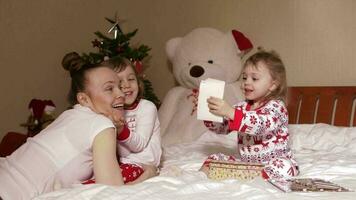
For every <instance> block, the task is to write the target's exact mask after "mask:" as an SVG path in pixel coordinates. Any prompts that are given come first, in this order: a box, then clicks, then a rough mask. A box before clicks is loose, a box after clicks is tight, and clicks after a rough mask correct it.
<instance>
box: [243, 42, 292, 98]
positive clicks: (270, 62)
mask: <svg viewBox="0 0 356 200" xmlns="http://www.w3.org/2000/svg"><path fill="white" fill-rule="evenodd" d="M259 62H263V63H264V64H265V65H266V66H267V68H268V70H269V72H270V74H271V76H272V79H273V80H275V81H276V82H277V87H276V89H275V90H273V91H272V92H271V93H270V94H268V95H267V97H266V100H270V99H279V100H282V101H284V102H286V99H287V89H288V87H287V75H286V69H285V67H284V64H283V62H282V60H281V58H280V56H279V55H278V54H277V53H276V52H275V51H265V50H263V49H261V48H259V49H258V52H257V53H255V54H253V55H252V56H250V57H249V58H248V59H247V60H246V62H245V64H244V66H243V67H242V71H243V70H244V69H245V68H246V67H247V66H253V67H257V64H258V63H259Z"/></svg>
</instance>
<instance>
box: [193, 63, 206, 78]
mask: <svg viewBox="0 0 356 200" xmlns="http://www.w3.org/2000/svg"><path fill="white" fill-rule="evenodd" d="M203 74H204V68H202V67H201V66H199V65H194V66H193V67H192V68H190V75H191V76H193V77H195V78H197V77H200V76H201V75H203Z"/></svg>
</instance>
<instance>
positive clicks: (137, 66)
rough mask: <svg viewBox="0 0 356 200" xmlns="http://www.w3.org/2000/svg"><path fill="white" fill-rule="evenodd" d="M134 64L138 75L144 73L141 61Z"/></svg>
mask: <svg viewBox="0 0 356 200" xmlns="http://www.w3.org/2000/svg"><path fill="white" fill-rule="evenodd" d="M133 64H134V66H135V68H136V71H137V73H138V74H141V73H142V71H143V65H142V62H141V61H139V60H135V61H134V62H133Z"/></svg>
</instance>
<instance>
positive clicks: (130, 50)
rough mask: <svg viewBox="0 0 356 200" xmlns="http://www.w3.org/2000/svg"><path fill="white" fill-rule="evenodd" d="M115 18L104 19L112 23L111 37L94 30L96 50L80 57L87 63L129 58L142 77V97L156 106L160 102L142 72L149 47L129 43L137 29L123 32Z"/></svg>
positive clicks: (93, 42)
mask: <svg viewBox="0 0 356 200" xmlns="http://www.w3.org/2000/svg"><path fill="white" fill-rule="evenodd" d="M115 18H116V19H115V20H111V19H109V18H106V20H107V21H108V22H110V23H111V24H112V26H111V28H110V29H109V31H108V33H111V34H113V35H114V37H113V38H111V37H108V36H105V35H104V34H103V33H101V32H100V31H96V32H95V35H96V36H97V39H95V40H94V41H92V44H93V47H95V48H97V49H98V52H96V53H94V52H91V53H89V54H86V53H84V54H83V55H82V58H83V59H84V60H85V61H86V62H88V63H100V62H102V61H103V60H105V59H112V60H116V59H117V60H119V59H121V58H127V59H129V60H130V61H131V62H132V63H133V65H134V67H135V68H136V71H137V72H138V74H139V78H140V79H142V82H143V83H144V91H143V98H144V99H147V100H150V101H152V102H153V103H154V104H155V105H156V106H157V108H158V107H159V106H160V104H161V102H160V100H159V99H158V98H157V96H156V95H155V93H154V91H153V88H152V84H151V82H150V81H149V80H148V79H147V77H146V76H145V74H143V71H144V66H143V63H142V61H143V59H144V58H147V56H148V52H149V51H150V50H151V48H149V47H148V46H147V45H143V44H141V45H139V46H138V47H133V46H132V45H131V44H130V40H131V38H132V37H134V36H135V35H136V33H137V31H138V29H135V30H134V31H131V32H128V33H123V31H122V30H121V28H120V25H119V21H120V20H119V19H118V18H117V17H116V16H115Z"/></svg>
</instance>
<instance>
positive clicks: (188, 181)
mask: <svg viewBox="0 0 356 200" xmlns="http://www.w3.org/2000/svg"><path fill="white" fill-rule="evenodd" d="M290 133H291V135H292V137H291V138H292V140H291V146H292V149H293V150H294V153H295V157H296V159H297V161H298V163H299V167H300V171H301V174H300V175H299V177H313V178H322V179H326V180H329V181H332V182H335V183H337V184H340V185H341V186H344V187H346V188H349V189H352V190H354V191H356V128H342V127H334V126H329V125H326V124H315V125H290ZM235 145H236V135H235V134H233V133H232V134H230V135H228V136H219V135H216V134H214V133H211V132H207V133H205V134H204V135H203V136H202V137H201V138H200V139H199V140H197V141H195V142H192V143H187V144H178V145H174V146H170V147H167V148H165V149H164V150H165V151H164V158H163V159H164V161H163V163H162V166H163V167H162V169H161V174H160V175H159V176H157V177H154V178H151V179H149V180H146V181H145V182H143V183H140V184H136V185H132V186H121V187H111V186H105V185H98V184H92V185H73V187H72V188H67V189H60V190H57V191H54V192H51V193H47V194H43V195H41V196H39V197H37V198H35V199H36V200H44V199H48V200H49V199H66V200H71V199H73V200H74V199H78V200H79V199H80V200H81V199H123V200H130V199H133V200H173V199H174V200H178V199H187V200H193V199H194V200H199V199H202V200H210V199H211V200H217V199H234V200H236V199H263V200H268V199H271V200H272V199H298V200H300V199H343V200H345V199H356V192H316V193H310V192H309V193H308V192H304V193H303V192H301V193H297V192H293V193H284V192H282V191H280V190H279V189H277V188H275V187H274V186H272V185H271V184H270V183H268V182H266V181H264V180H262V179H261V178H257V179H255V180H253V181H246V182H241V181H238V180H224V181H213V180H209V179H207V177H206V176H205V175H204V174H203V173H202V172H199V171H198V169H199V168H200V166H201V164H202V162H203V161H204V160H205V158H206V156H207V155H209V154H211V153H217V152H223V153H227V154H234V153H235V152H236V150H235V149H236V146H235Z"/></svg>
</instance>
